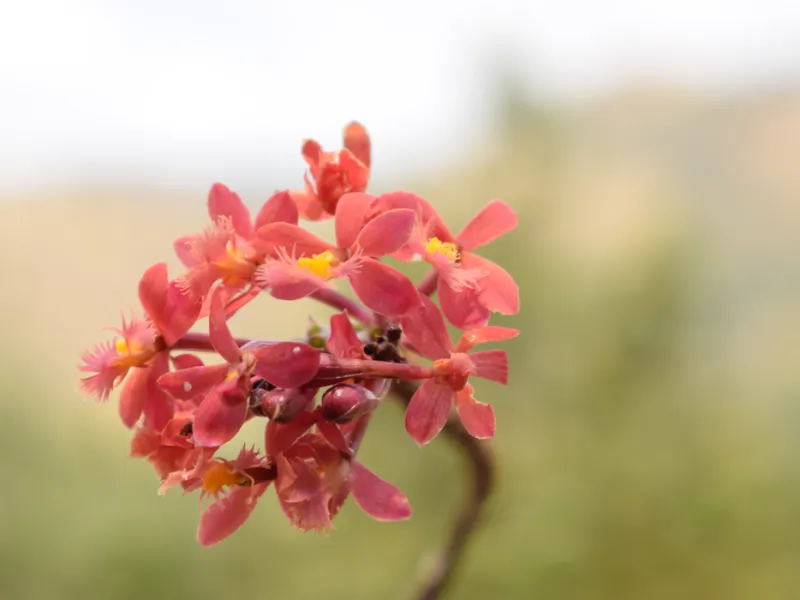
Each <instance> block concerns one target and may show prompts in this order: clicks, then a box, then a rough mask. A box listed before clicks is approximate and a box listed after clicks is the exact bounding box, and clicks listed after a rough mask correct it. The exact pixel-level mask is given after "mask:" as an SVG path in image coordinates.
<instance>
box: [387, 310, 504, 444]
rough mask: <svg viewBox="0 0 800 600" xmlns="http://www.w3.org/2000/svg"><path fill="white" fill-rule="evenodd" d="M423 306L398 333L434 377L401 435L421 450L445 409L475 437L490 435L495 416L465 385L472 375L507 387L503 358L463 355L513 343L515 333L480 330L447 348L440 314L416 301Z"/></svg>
mask: <svg viewBox="0 0 800 600" xmlns="http://www.w3.org/2000/svg"><path fill="white" fill-rule="evenodd" d="M421 298H422V305H421V306H420V308H418V309H417V310H415V311H414V312H412V313H410V314H409V315H408V316H407V317H405V318H403V319H402V320H401V323H402V325H403V332H404V334H405V335H406V337H407V338H408V340H409V341H410V342H411V343H412V344H413V346H414V348H415V349H416V351H417V352H419V353H420V354H422V355H423V356H425V357H426V358H429V359H431V360H433V361H434V363H433V369H434V377H433V379H429V380H427V381H426V382H425V383H423V384H422V385H421V386H420V388H419V389H418V390H417V391H416V393H415V394H414V396H413V397H412V398H411V402H410V403H409V404H408V409H407V410H406V420H405V425H406V431H407V432H408V434H409V435H410V436H411V437H412V438H413V439H414V441H416V442H417V443H418V444H419V445H420V446H422V445H424V444H427V443H428V442H430V441H431V440H432V439H433V438H435V437H436V436H437V435H438V434H439V432H440V431H441V430H442V428H443V427H444V425H445V423H446V422H447V418H448V415H449V414H450V407H451V406H452V404H453V403H454V402H455V406H456V410H457V411H458V415H459V417H460V418H461V422H462V423H463V425H464V427H465V429H466V430H467V431H468V432H469V433H470V434H471V435H473V436H474V437H477V438H487V437H492V436H493V435H494V427H495V422H494V411H493V410H492V407H491V406H490V405H489V404H482V403H480V402H478V401H477V400H475V398H474V397H473V396H472V393H473V391H474V390H473V389H472V386H471V385H469V384H468V383H467V380H468V379H469V377H470V376H471V375H475V376H477V377H482V378H484V379H489V380H491V381H496V382H497V383H501V384H503V385H505V384H506V383H508V358H507V356H506V352H505V350H487V351H483V352H472V353H470V354H467V352H468V351H469V350H471V349H472V347H473V346H474V345H475V344H481V343H484V342H494V341H499V340H506V339H509V338H513V337H515V336H516V335H517V334H518V333H519V331H517V330H516V329H509V328H506V327H496V326H489V327H479V328H477V329H472V330H470V331H467V332H465V333H464V335H462V336H461V339H460V340H459V342H458V344H456V345H455V346H453V345H452V342H451V341H450V336H449V335H448V333H447V328H446V326H445V324H444V319H443V318H442V314H441V313H440V312H439V309H438V307H437V306H436V305H435V304H434V303H433V301H432V300H431V299H430V298H427V297H425V296H421Z"/></svg>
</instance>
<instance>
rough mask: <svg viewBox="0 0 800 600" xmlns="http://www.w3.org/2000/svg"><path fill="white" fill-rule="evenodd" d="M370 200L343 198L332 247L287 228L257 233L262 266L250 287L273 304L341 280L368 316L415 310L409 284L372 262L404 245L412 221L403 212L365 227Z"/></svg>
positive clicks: (273, 227)
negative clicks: (367, 310) (263, 291)
mask: <svg viewBox="0 0 800 600" xmlns="http://www.w3.org/2000/svg"><path fill="white" fill-rule="evenodd" d="M373 200H374V197H373V196H370V195H368V194H347V195H346V196H343V197H342V199H341V200H340V202H339V204H338V206H337V208H336V245H335V246H334V245H333V244H329V243H328V242H326V241H325V240H323V239H321V238H319V237H317V236H315V235H314V234H312V233H309V232H308V231H306V230H305V229H302V228H300V227H298V226H296V225H292V224H289V223H274V224H271V225H266V226H264V227H262V228H261V229H259V230H258V232H257V234H256V235H257V237H258V239H259V242H258V246H259V247H260V248H261V250H262V251H264V252H265V253H267V254H272V255H275V256H277V258H275V259H272V260H267V261H266V262H265V263H264V264H263V265H262V266H261V267H259V269H258V272H257V273H256V276H255V281H256V282H257V283H258V284H259V285H260V286H261V287H263V288H265V289H267V290H269V293H270V294H271V295H272V296H274V297H275V298H279V299H281V300H296V299H298V298H303V297H305V296H308V295H309V294H312V293H314V292H315V291H317V290H319V289H323V288H326V287H328V282H329V281H330V280H331V279H334V278H337V277H347V278H348V279H349V280H350V283H351V285H352V286H353V291H354V292H355V294H356V296H358V298H359V299H360V300H361V301H362V302H363V303H364V304H365V305H366V306H367V307H368V308H370V309H371V310H374V311H375V312H378V313H381V314H383V315H388V316H396V315H402V314H405V313H406V312H408V311H409V310H411V309H412V308H413V307H414V306H416V305H417V303H418V300H417V292H416V288H415V287H414V284H413V283H411V281H410V280H409V279H408V278H407V277H406V276H405V275H403V274H402V273H400V272H399V271H397V270H396V269H393V268H392V267H390V266H388V265H386V264H384V263H381V262H379V261H377V260H376V257H381V256H385V255H387V254H392V253H393V252H396V251H398V250H399V249H401V248H402V247H403V246H405V245H406V243H407V242H408V239H409V236H410V235H411V232H412V228H413V226H414V222H415V219H416V215H415V213H414V212H413V211H411V210H408V209H397V210H387V211H385V212H383V213H382V214H380V215H377V216H375V217H374V218H373V219H372V220H370V221H369V222H366V223H365V216H366V213H367V211H368V210H369V207H370V205H371V203H372V202H373Z"/></svg>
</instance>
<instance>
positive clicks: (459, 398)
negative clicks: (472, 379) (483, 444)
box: [456, 385, 495, 439]
mask: <svg viewBox="0 0 800 600" xmlns="http://www.w3.org/2000/svg"><path fill="white" fill-rule="evenodd" d="M472 393H473V389H472V386H471V385H467V386H466V387H465V388H464V389H463V390H461V391H460V392H456V410H457V411H458V416H459V418H460V419H461V423H462V424H463V425H464V429H466V430H467V431H468V432H469V434H470V435H471V436H473V437H476V438H480V439H483V438H490V437H493V436H494V427H495V425H494V410H493V409H492V407H491V405H489V404H483V403H481V402H478V401H477V400H475V398H473V397H472Z"/></svg>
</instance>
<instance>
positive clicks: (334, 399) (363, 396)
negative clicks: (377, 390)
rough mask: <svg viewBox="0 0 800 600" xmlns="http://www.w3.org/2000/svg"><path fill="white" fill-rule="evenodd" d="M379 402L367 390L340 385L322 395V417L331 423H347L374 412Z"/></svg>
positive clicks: (345, 384) (351, 385)
mask: <svg viewBox="0 0 800 600" xmlns="http://www.w3.org/2000/svg"><path fill="white" fill-rule="evenodd" d="M379 402H380V400H378V397H377V396H376V395H375V394H373V393H372V392H371V391H369V390H368V389H367V388H364V387H361V386H360V385H354V384H352V383H340V384H339V385H335V386H333V387H332V388H330V389H328V391H326V392H325V393H324V394H323V395H322V403H321V407H322V416H323V418H324V419H325V420H326V421H331V422H332V423H348V422H350V421H352V420H353V419H357V418H358V417H362V416H364V415H366V414H367V413H369V412H372V411H373V410H375V408H376V407H377V406H378V403H379Z"/></svg>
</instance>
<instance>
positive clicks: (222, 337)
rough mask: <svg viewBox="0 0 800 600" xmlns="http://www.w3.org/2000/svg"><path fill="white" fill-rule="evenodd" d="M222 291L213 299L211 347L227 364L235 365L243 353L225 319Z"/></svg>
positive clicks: (210, 329) (210, 326)
mask: <svg viewBox="0 0 800 600" xmlns="http://www.w3.org/2000/svg"><path fill="white" fill-rule="evenodd" d="M220 289H221V288H219V287H217V289H216V290H215V291H214V295H213V296H212V297H211V312H210V314H209V315H208V327H209V337H210V338H211V345H212V346H214V350H216V351H217V352H219V354H220V356H222V358H224V359H225V361H226V362H228V363H230V364H233V363H237V362H239V358H240V357H241V356H242V351H241V350H239V346H238V344H237V343H236V341H235V340H234V339H233V336H232V335H231V330H230V329H229V328H228V323H227V319H226V318H225V307H224V306H223V303H222V297H221V296H220Z"/></svg>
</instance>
